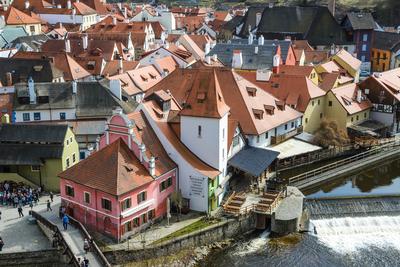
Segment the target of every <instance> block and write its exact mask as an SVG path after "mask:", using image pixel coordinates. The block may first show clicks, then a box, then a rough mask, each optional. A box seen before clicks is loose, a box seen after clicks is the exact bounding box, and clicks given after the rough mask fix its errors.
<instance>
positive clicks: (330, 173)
mask: <svg viewBox="0 0 400 267" xmlns="http://www.w3.org/2000/svg"><path fill="white" fill-rule="evenodd" d="M399 155H400V140H396V141H394V142H391V143H389V144H385V145H381V146H378V147H374V148H371V149H370V150H367V151H365V152H362V153H359V154H357V155H354V156H351V157H348V158H346V159H343V160H339V161H336V162H334V163H331V164H328V165H325V166H322V167H320V168H317V169H314V170H311V171H308V172H305V173H302V174H300V175H296V176H294V177H291V178H289V179H288V184H289V185H291V186H296V187H298V188H299V189H302V190H304V189H309V188H312V187H314V186H317V185H318V184H321V183H324V182H327V181H329V180H331V179H334V178H338V177H340V176H342V175H345V174H348V173H351V172H354V171H358V170H361V169H364V168H366V167H367V166H368V165H370V164H374V163H377V162H379V161H382V160H385V159H389V158H392V157H395V156H399Z"/></svg>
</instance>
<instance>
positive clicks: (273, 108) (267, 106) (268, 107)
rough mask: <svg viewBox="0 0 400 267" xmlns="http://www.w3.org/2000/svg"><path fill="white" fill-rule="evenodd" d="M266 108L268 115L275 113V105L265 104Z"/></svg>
mask: <svg viewBox="0 0 400 267" xmlns="http://www.w3.org/2000/svg"><path fill="white" fill-rule="evenodd" d="M264 109H265V112H266V113H267V114H268V115H274V111H275V107H274V106H273V105H264Z"/></svg>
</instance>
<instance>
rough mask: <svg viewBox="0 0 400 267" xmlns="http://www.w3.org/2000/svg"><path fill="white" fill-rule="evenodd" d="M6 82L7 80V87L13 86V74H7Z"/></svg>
mask: <svg viewBox="0 0 400 267" xmlns="http://www.w3.org/2000/svg"><path fill="white" fill-rule="evenodd" d="M6 80H7V86H12V85H13V82H12V74H11V72H6Z"/></svg>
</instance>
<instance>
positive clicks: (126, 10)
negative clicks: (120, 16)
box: [124, 6, 128, 18]
mask: <svg viewBox="0 0 400 267" xmlns="http://www.w3.org/2000/svg"><path fill="white" fill-rule="evenodd" d="M124 18H128V8H127V7H126V6H125V7H124Z"/></svg>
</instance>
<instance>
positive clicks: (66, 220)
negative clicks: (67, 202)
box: [62, 214, 69, 231]
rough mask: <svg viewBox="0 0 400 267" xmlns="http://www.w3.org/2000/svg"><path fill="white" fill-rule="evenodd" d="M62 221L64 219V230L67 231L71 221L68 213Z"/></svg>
mask: <svg viewBox="0 0 400 267" xmlns="http://www.w3.org/2000/svg"><path fill="white" fill-rule="evenodd" d="M62 221H63V227H64V230H65V231H67V228H68V223H69V218H68V216H67V214H64V217H63V219H62Z"/></svg>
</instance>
